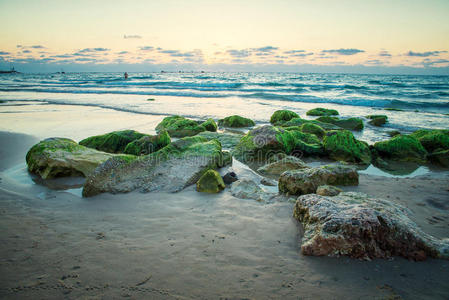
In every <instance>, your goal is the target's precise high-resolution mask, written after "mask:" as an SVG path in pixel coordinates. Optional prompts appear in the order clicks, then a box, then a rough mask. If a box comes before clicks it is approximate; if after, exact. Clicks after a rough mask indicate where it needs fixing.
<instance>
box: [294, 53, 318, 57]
mask: <svg viewBox="0 0 449 300" xmlns="http://www.w3.org/2000/svg"><path fill="white" fill-rule="evenodd" d="M310 55H313V52H308V53H296V54H292V55H290V57H306V56H310Z"/></svg>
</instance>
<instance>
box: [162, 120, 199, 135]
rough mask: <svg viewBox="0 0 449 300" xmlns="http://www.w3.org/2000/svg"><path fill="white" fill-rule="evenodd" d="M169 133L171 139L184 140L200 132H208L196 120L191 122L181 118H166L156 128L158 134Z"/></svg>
mask: <svg viewBox="0 0 449 300" xmlns="http://www.w3.org/2000/svg"><path fill="white" fill-rule="evenodd" d="M164 130H165V131H167V132H168V134H169V135H170V136H171V137H177V138H182V137H186V136H194V135H196V134H198V133H200V132H203V131H206V128H204V126H201V125H200V124H198V122H196V121H194V120H190V119H187V118H184V117H181V116H171V117H166V118H164V119H163V120H162V122H160V123H159V124H158V125H157V126H156V132H157V133H160V132H162V131H164Z"/></svg>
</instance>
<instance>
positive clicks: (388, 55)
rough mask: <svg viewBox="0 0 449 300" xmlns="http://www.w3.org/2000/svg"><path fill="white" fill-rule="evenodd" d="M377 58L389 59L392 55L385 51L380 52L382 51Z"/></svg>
mask: <svg viewBox="0 0 449 300" xmlns="http://www.w3.org/2000/svg"><path fill="white" fill-rule="evenodd" d="M378 56H382V57H391V56H392V55H391V54H390V52H388V51H387V50H382V51H380V52H379V54H378Z"/></svg>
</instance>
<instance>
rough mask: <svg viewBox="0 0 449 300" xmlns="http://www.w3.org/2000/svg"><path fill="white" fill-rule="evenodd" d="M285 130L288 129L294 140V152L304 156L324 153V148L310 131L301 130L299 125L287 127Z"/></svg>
mask: <svg viewBox="0 0 449 300" xmlns="http://www.w3.org/2000/svg"><path fill="white" fill-rule="evenodd" d="M285 130H287V131H289V132H290V134H291V135H292V137H293V139H294V141H295V147H294V149H293V150H294V152H295V153H297V154H298V155H299V154H301V155H304V156H309V155H313V156H316V155H318V156H320V155H323V154H324V148H323V144H322V143H321V141H320V140H319V139H318V137H317V136H316V135H314V134H311V133H305V132H302V131H301V128H299V127H287V128H285Z"/></svg>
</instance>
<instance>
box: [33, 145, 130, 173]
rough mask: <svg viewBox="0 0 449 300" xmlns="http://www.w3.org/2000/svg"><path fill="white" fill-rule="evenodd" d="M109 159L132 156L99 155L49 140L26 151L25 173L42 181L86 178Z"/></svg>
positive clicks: (75, 146)
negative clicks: (65, 177) (34, 174)
mask: <svg viewBox="0 0 449 300" xmlns="http://www.w3.org/2000/svg"><path fill="white" fill-rule="evenodd" d="M112 157H121V158H122V159H124V160H129V161H131V160H134V159H135V157H134V156H131V155H116V154H110V153H105V152H100V151H97V150H94V149H91V148H87V147H84V146H81V145H79V144H77V143H76V142H75V141H72V140H70V139H66V138H48V139H45V140H43V141H40V142H39V143H37V144H36V145H34V146H33V147H31V149H30V150H29V151H28V153H27V155H26V162H27V165H28V170H29V171H30V172H31V173H36V174H37V175H39V176H40V177H42V178H43V179H50V178H56V177H63V176H88V175H89V174H90V173H91V172H92V171H93V170H94V169H95V168H96V167H97V166H98V165H100V164H101V163H103V162H105V161H106V160H108V159H109V158H112Z"/></svg>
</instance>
